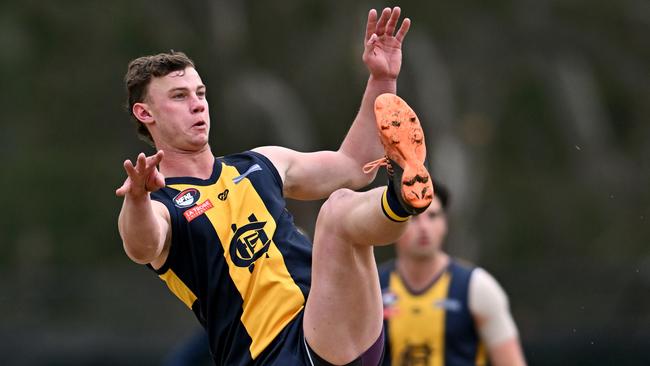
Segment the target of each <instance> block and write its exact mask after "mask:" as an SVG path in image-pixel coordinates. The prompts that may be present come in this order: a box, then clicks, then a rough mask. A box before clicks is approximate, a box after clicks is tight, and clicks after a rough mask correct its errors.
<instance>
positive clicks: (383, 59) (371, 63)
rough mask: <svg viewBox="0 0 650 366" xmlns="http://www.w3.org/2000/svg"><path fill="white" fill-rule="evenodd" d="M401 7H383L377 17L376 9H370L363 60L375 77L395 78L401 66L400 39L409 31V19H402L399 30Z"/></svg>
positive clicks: (380, 78)
mask: <svg viewBox="0 0 650 366" xmlns="http://www.w3.org/2000/svg"><path fill="white" fill-rule="evenodd" d="M400 13H401V9H400V8H399V7H397V6H396V7H394V8H393V9H391V8H385V9H384V10H383V11H382V12H381V16H379V19H377V11H376V10H375V9H371V10H370V12H369V13H368V23H367V24H366V37H365V48H364V51H363V62H364V63H365V64H366V66H367V67H368V70H369V71H370V74H371V75H372V77H373V78H375V79H379V80H382V79H397V76H398V75H399V71H400V68H401V67H402V41H403V40H404V37H405V36H406V33H407V32H408V31H409V28H410V26H411V20H410V19H409V18H406V19H404V20H403V21H402V25H401V26H400V28H399V30H397V32H395V30H396V29H397V23H398V21H399V17H400Z"/></svg>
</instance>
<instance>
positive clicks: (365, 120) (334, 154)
mask: <svg viewBox="0 0 650 366" xmlns="http://www.w3.org/2000/svg"><path fill="white" fill-rule="evenodd" d="M400 13H401V9H400V8H399V7H394V8H392V9H391V8H385V9H384V10H383V11H382V12H381V15H379V16H378V14H377V11H376V10H374V9H372V10H370V12H369V13H368V20H367V23H366V30H365V37H364V52H363V56H362V59H363V62H364V63H365V64H366V66H367V68H368V71H369V72H370V77H369V78H368V83H367V85H366V89H365V92H364V95H363V98H362V100H361V107H360V109H359V112H358V114H357V116H356V118H355V119H354V121H353V122H352V126H351V127H350V130H349V131H348V133H347V135H346V137H345V139H344V140H343V142H342V144H341V146H340V148H339V150H338V151H321V152H315V153H298V152H295V151H292V150H288V149H282V148H278V147H262V148H258V149H257V150H256V151H258V152H260V153H262V154H264V155H266V156H267V157H268V158H269V159H270V160H271V161H272V162H273V164H274V165H275V166H276V168H277V169H278V171H279V172H280V175H281V177H282V179H283V181H284V191H285V195H286V196H287V197H291V198H297V199H320V198H324V197H327V196H329V195H330V194H331V193H332V192H333V191H335V190H336V189H339V188H351V189H359V188H362V187H364V186H366V185H368V184H369V183H370V182H372V180H373V179H374V177H375V174H376V172H375V171H373V172H370V173H364V172H363V166H364V165H365V164H366V163H368V162H370V161H373V160H377V159H379V158H381V157H382V155H383V154H384V149H383V147H382V145H381V143H380V141H379V137H378V131H377V127H376V125H375V115H374V102H375V99H376V98H377V97H378V96H379V95H381V94H383V93H395V92H396V89H397V77H398V75H399V72H400V69H401V65H402V42H403V40H404V37H405V36H406V34H407V32H408V30H409V28H410V26H411V21H410V20H409V19H408V18H406V19H404V21H403V22H402V24H401V26H400V27H399V28H398V23H399V18H400Z"/></svg>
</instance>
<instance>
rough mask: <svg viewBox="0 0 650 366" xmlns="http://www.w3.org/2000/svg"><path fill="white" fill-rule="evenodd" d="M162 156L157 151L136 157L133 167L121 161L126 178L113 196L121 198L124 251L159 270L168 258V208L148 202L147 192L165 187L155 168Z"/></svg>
mask: <svg viewBox="0 0 650 366" xmlns="http://www.w3.org/2000/svg"><path fill="white" fill-rule="evenodd" d="M162 157H163V152H162V151H159V152H158V153H156V154H155V155H153V156H150V157H145V155H144V154H140V155H138V159H137V161H136V165H135V166H134V165H133V164H132V163H131V161H130V160H126V161H125V162H124V170H126V173H127V174H128V177H127V178H126V180H125V181H124V184H123V185H122V186H121V187H120V188H118V189H117V190H116V191H115V193H116V194H117V195H118V196H121V197H124V202H123V204H122V210H121V211H120V216H119V218H118V229H119V231H120V236H121V237H122V243H123V245H124V251H125V252H126V254H127V255H128V256H129V258H131V260H133V261H134V262H136V263H139V264H148V263H151V265H152V266H153V267H154V268H159V267H160V266H161V265H162V264H163V263H164V261H165V259H166V258H167V253H168V251H169V245H170V242H171V225H170V217H169V212H168V211H167V208H166V207H165V206H164V205H163V204H162V203H160V202H157V201H153V200H151V197H150V196H149V193H150V192H153V191H156V190H158V189H160V188H162V187H164V185H165V180H164V177H163V176H162V174H161V173H160V172H159V171H158V169H157V165H158V163H160V161H161V160H162Z"/></svg>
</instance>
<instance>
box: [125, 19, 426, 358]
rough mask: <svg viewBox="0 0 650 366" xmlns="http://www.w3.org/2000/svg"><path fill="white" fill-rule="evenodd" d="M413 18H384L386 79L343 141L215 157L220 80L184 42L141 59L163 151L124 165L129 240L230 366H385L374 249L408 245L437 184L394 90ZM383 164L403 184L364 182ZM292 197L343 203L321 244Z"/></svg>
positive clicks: (131, 93) (379, 64) (144, 111)
mask: <svg viewBox="0 0 650 366" xmlns="http://www.w3.org/2000/svg"><path fill="white" fill-rule="evenodd" d="M399 17H400V9H399V8H398V7H395V8H392V9H390V8H386V9H384V10H383V11H382V13H381V15H378V14H377V12H376V11H375V10H371V11H370V12H369V14H368V21H367V27H366V35H365V48H364V52H363V61H364V63H365V64H366V66H367V67H368V69H369V71H370V77H369V79H368V83H367V87H366V90H365V93H364V96H363V98H362V102H361V108H360V111H359V113H358V115H357V116H356V118H355V119H354V121H353V123H352V126H351V128H350V130H349V132H348V134H347V135H346V137H345V139H344V141H343V142H342V144H341V146H340V148H339V149H338V150H336V151H320V152H314V153H301V152H296V151H292V150H289V149H286V148H282V147H278V146H267V147H260V148H256V149H253V150H251V151H246V152H243V153H239V154H234V155H227V156H224V157H218V158H215V157H214V154H213V153H212V150H211V148H210V145H209V143H208V134H209V130H210V128H211V119H210V114H209V111H208V102H207V99H206V86H205V85H204V84H203V82H202V80H201V77H200V75H199V73H198V72H197V70H196V68H195V66H194V63H193V62H192V61H191V60H190V59H189V58H187V56H185V55H184V54H182V53H178V52H172V53H170V54H159V55H154V56H145V57H140V58H138V59H135V60H133V61H132V62H131V63H130V64H129V67H128V71H127V74H126V78H125V80H126V84H127V90H128V107H129V110H130V111H131V113H132V115H133V117H134V118H135V120H136V123H137V124H138V126H139V132H140V133H141V135H142V136H143V137H144V138H145V139H148V140H149V141H150V142H151V143H152V144H153V145H154V146H155V148H156V150H157V153H156V154H154V155H152V156H145V155H144V154H140V155H139V156H138V157H137V160H136V162H135V164H134V163H132V162H131V161H130V160H126V161H125V162H124V169H125V170H126V172H127V174H128V178H127V179H126V181H125V182H124V184H123V185H122V186H121V187H120V188H118V189H117V191H116V194H117V195H118V196H122V197H124V202H123V206H122V210H121V212H120V215H119V220H118V226H119V231H120V235H121V237H122V240H123V245H124V249H125V251H126V253H127V255H128V256H129V257H130V258H131V259H132V260H133V261H135V262H137V263H141V264H146V265H147V266H148V267H149V268H151V269H152V270H153V271H155V272H156V273H157V274H158V276H159V277H160V278H161V279H162V280H163V281H165V282H166V284H167V286H168V287H169V289H170V291H171V292H173V293H174V294H175V295H176V296H177V297H178V298H179V299H180V300H181V301H182V302H183V303H185V305H187V307H188V308H190V309H191V310H192V311H193V312H194V314H195V315H196V317H197V319H198V320H199V322H200V323H201V324H202V325H203V326H204V327H205V329H206V331H207V333H208V338H209V344H210V349H211V353H212V357H213V359H214V361H215V363H216V364H219V365H251V364H254V365H329V364H337V365H343V364H350V365H377V364H378V363H379V362H380V359H381V357H382V353H383V349H384V346H383V340H384V337H383V331H382V329H383V322H382V319H383V318H382V311H383V309H382V303H381V290H380V287H379V281H377V280H376V279H377V276H378V273H377V268H376V265H375V261H374V257H373V251H372V245H376V244H387V243H391V242H394V241H395V240H396V239H397V238H398V237H399V235H400V234H401V233H402V231H403V229H404V227H405V222H406V221H407V220H408V218H409V216H410V215H412V214H416V213H419V212H421V211H422V210H424V209H426V207H427V206H428V205H429V203H430V202H431V199H432V189H433V187H432V184H431V181H430V179H429V174H428V172H427V171H426V169H425V168H424V164H423V162H424V157H425V155H426V148H425V145H424V137H423V135H422V129H421V127H420V124H419V120H418V119H417V116H416V115H415V113H414V112H413V111H412V110H411V109H410V108H409V107H408V105H406V103H404V102H403V101H402V100H401V99H399V98H398V97H397V96H395V95H394V93H395V91H396V80H397V76H398V74H399V71H400V67H401V60H402V53H401V46H402V41H403V40H404V37H405V36H406V34H407V32H408V29H409V26H410V21H409V19H404V21H403V22H402V23H401V26H400V27H399V28H398V27H397V26H398V23H399ZM378 127H379V128H378ZM378 134H379V138H378V137H377V136H378ZM375 159H378V160H376V161H374V163H372V164H370V165H367V166H366V168H367V169H363V167H364V165H366V163H368V162H369V161H373V160H375ZM381 165H386V166H387V168H388V170H389V173H391V177H392V179H391V180H390V182H389V184H388V187H382V188H376V189H373V190H370V191H367V192H363V193H357V192H354V191H353V190H354V189H358V188H361V187H364V186H366V185H367V184H369V183H370V182H371V181H372V180H373V179H374V176H375V173H374V169H373V168H375V167H377V166H381ZM285 198H293V199H301V200H312V199H322V198H327V201H326V202H325V203H324V204H323V206H322V208H321V210H320V212H319V215H318V218H317V222H316V228H315V237H314V240H313V245H312V244H311V243H310V242H309V241H308V240H307V239H306V238H305V237H304V236H303V235H301V234H300V233H299V232H298V231H297V229H296V227H295V226H294V224H293V219H292V216H291V214H290V213H289V212H288V211H287V210H286V208H285Z"/></svg>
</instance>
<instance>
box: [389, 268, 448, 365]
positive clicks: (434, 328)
mask: <svg viewBox="0 0 650 366" xmlns="http://www.w3.org/2000/svg"><path fill="white" fill-rule="evenodd" d="M450 282H451V275H450V274H449V272H445V273H444V274H443V275H442V276H441V277H440V278H439V279H438V280H437V281H436V283H435V284H434V285H433V286H431V288H430V289H428V290H427V291H426V292H424V293H422V294H419V295H413V294H411V292H410V291H409V290H408V288H407V287H406V286H405V285H404V283H403V282H402V279H401V278H400V277H399V275H398V274H397V272H393V273H391V275H390V282H389V286H390V291H391V292H392V293H393V294H394V295H395V298H396V302H395V304H394V305H393V307H394V308H393V311H392V312H391V315H390V317H389V319H388V322H389V324H388V329H389V340H390V347H391V354H392V360H391V362H392V364H393V365H407V364H409V365H410V364H417V365H426V366H443V365H444V364H445V362H444V360H445V343H444V341H445V314H446V312H445V309H444V308H443V307H442V306H437V305H436V304H438V302H439V301H441V300H444V299H446V298H447V293H448V290H449V284H450Z"/></svg>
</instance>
